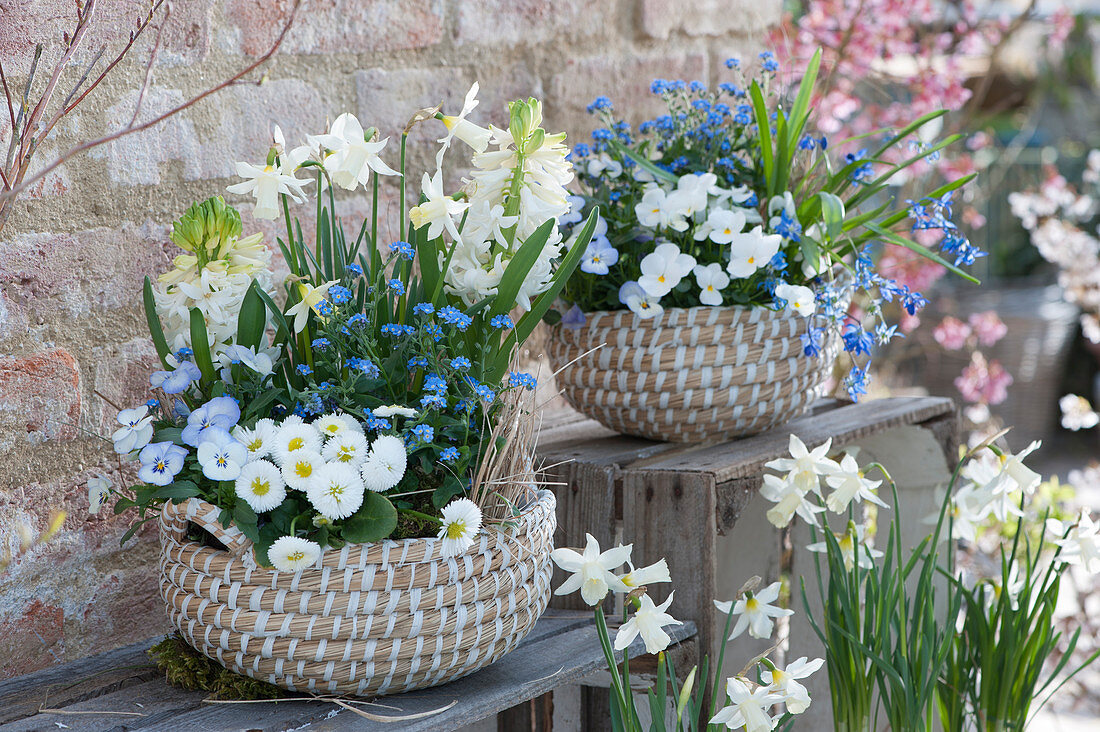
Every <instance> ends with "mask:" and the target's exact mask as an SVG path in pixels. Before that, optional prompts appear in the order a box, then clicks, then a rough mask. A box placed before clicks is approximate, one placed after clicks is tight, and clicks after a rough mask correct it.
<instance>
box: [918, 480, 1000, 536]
mask: <svg viewBox="0 0 1100 732" xmlns="http://www.w3.org/2000/svg"><path fill="white" fill-rule="evenodd" d="M990 510H991V509H990V505H989V503H988V502H987V501H986V499H985V497H984V495H982V494H979V493H978V491H977V490H975V488H974V486H973V485H970V484H964V485H962V486H959V488H958V489H956V491H955V495H953V496H951V503H950V504H948V506H947V519H948V520H950V522H951V537H952V538H953V539H956V540H958V541H967V542H970V543H971V544H973V543H974V542H975V541H976V540H977V538H978V527H980V526H981V524H982V523H983V522H984V521H985V520H986V518H987V517H988V516H989V513H990ZM939 518H940V515H939V512H938V511H937V512H935V513H933V514H932V515H930V516H928V517H927V518H925V519H924V523H926V524H935V523H936V522H937V521H939Z"/></svg>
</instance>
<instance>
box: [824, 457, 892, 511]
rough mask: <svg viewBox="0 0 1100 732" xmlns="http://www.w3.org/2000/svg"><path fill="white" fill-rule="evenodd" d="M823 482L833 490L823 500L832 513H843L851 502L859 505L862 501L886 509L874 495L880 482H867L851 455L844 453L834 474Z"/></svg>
mask: <svg viewBox="0 0 1100 732" xmlns="http://www.w3.org/2000/svg"><path fill="white" fill-rule="evenodd" d="M825 482H826V483H828V484H829V486H830V487H831V488H832V489H833V492H832V493H830V494H829V497H828V498H826V499H825V505H826V506H828V508H829V510H830V511H833V512H834V513H844V512H845V511H847V510H848V504H849V503H851V502H852V501H853V500H854V501H855V502H856V503H860V502H861V501H863V500H864V499H866V500H868V501H870V502H871V503H874V504H877V505H879V506H882V507H883V508H887V505H886V504H885V503H884V502H883V501H882V499H881V498H879V497H878V496H877V495H876V494H875V489H876V488H878V487H879V486H880V485H882V481H881V480H867V478H865V477H864V476H863V471H862V470H861V469H860V467H859V463H858V462H856V459H855V458H854V457H852V455H851V453H845V454H844V457H843V458H841V460H840V465H839V466H838V467H837V470H836V472H835V473H834V474H832V475H828V476H826V477H825Z"/></svg>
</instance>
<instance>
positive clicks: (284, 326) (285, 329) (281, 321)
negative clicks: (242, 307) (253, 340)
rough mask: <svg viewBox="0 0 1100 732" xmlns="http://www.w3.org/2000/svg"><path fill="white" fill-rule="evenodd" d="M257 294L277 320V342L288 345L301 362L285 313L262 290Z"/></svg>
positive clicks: (258, 289)
mask: <svg viewBox="0 0 1100 732" xmlns="http://www.w3.org/2000/svg"><path fill="white" fill-rule="evenodd" d="M256 294H257V295H259V297H260V299H261V300H263V301H264V304H265V305H267V309H268V311H270V313H271V317H272V318H273V319H274V320H275V328H276V330H275V340H276V341H281V342H284V343H286V344H287V345H288V346H289V347H290V350H291V353H293V354H294V359H295V360H296V361H297V360H299V356H298V346H297V344H296V343H295V342H294V336H293V335H292V334H293V331H292V330H291V329H290V323H288V322H287V319H286V316H285V315H283V311H282V310H280V309H279V306H278V305H276V304H275V301H274V300H272V299H271V295H268V294H267V293H266V292H264V291H263V290H262V289H260V288H256Z"/></svg>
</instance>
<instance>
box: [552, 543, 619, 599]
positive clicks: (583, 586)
mask: <svg viewBox="0 0 1100 732" xmlns="http://www.w3.org/2000/svg"><path fill="white" fill-rule="evenodd" d="M585 537H586V538H587V540H588V543H587V544H586V545H585V548H584V552H583V553H581V552H577V551H576V550H574V549H566V548H560V549H555V550H554V551H553V552H551V554H550V558H551V559H553V560H554V563H555V564H557V565H558V566H559V567H561V568H562V569H563V570H565V571H566V572H572V574H571V575H570V576H569V578H568V579H566V580H565V582H562V584H561V586H560V587H558V589H556V590H554V594H555V595H568V594H569V593H571V592H576V591H577V590H580V591H581V598H582V599H583V600H584V601H585V602H586V603H588V604H589V605H592V606H595V605H598V604H599V603H600V602H601V601H602V600H603V599H604V598H605V597H607V593H608V592H609V591H611V590H614V591H616V592H628V591H629V589H630V588H629V587H627V586H626V584H624V583H623V581H622V579H620V578H619V577H616V576H615V575H614V574H612V570H615V569H618V568H619V567H621V566H622V565H623V564H625V563H626V561H627V560H628V559H629V558H630V550H631V548H632V547H633V545H632V544H627V545H626V546H617V547H615V548H614V549H608V550H607V551H605V552H600V543H599V542H598V541H596V538H595V537H594V536H592V535H591V534H585Z"/></svg>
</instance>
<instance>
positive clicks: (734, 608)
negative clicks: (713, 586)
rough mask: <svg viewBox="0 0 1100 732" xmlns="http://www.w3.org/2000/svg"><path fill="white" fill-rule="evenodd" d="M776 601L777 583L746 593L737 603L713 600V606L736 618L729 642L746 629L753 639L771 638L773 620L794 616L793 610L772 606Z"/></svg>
mask: <svg viewBox="0 0 1100 732" xmlns="http://www.w3.org/2000/svg"><path fill="white" fill-rule="evenodd" d="M778 599H779V583H778V582H773V583H772V584H770V585H768V586H767V587H765V588H764V589H762V590H760V592H757V593H755V594H753V593H752V592H746V593H745V596H744V597H742V598H741V599H740V600H738V601H737V602H719V601H718V600H715V601H714V606H715V607H716V608H718V609H719V610H720V611H721V612H723V613H725V614H727V615H729V614H731V613H732V614H733V615H737V616H738V618H737V622H736V623H734V624H733V629H732V630H731V631H730V637H729V640H733V639H734V638H736V637H737V636H739V635H741V634H742V633H744V632H745V629H746V628H748V630H749V635H750V636H752V637H753V638H771V635H772V630H773V628H774V627H775V620H774V619H775V618H785V617H787V616H788V615H793V614H794V610H788V609H785V608H781V607H775V606H774V605H772V603H773V602H775V601H776V600H778Z"/></svg>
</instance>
